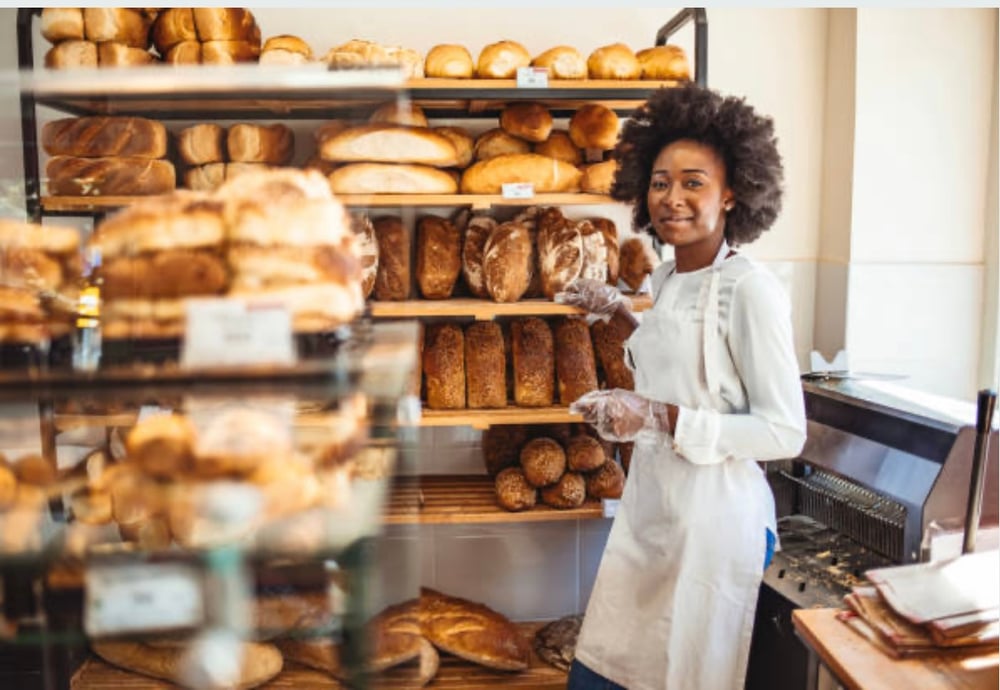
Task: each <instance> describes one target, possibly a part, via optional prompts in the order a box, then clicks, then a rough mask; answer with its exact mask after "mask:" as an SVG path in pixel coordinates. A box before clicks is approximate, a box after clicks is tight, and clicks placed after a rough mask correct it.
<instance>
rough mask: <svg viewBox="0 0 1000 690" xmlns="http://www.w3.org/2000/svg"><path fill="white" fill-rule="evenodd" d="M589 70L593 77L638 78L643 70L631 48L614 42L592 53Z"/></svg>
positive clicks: (588, 61) (589, 58)
mask: <svg viewBox="0 0 1000 690" xmlns="http://www.w3.org/2000/svg"><path fill="white" fill-rule="evenodd" d="M587 72H588V73H589V74H590V78H591V79H638V78H639V74H640V73H641V72H642V70H641V68H640V67H639V61H638V60H637V59H636V57H635V54H633V53H632V49H631V48H629V47H628V46H627V45H625V44H624V43H613V44H611V45H607V46H603V47H601V48H598V49H597V50H595V51H594V52H593V53H591V54H590V57H588V58H587Z"/></svg>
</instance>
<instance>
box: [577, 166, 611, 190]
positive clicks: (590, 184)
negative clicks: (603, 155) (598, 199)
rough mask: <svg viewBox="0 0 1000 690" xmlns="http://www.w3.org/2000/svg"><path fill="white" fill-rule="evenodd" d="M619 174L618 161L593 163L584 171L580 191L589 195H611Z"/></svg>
mask: <svg viewBox="0 0 1000 690" xmlns="http://www.w3.org/2000/svg"><path fill="white" fill-rule="evenodd" d="M617 172H618V161H616V160H607V161H603V162H601V163H593V164H592V165H588V166H587V167H585V168H584V169H583V177H582V178H580V189H581V190H582V191H584V192H587V193H588V194H610V193H611V185H613V184H614V181H615V174H617Z"/></svg>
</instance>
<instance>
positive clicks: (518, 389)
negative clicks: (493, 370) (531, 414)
mask: <svg viewBox="0 0 1000 690" xmlns="http://www.w3.org/2000/svg"><path fill="white" fill-rule="evenodd" d="M510 343H511V346H510V347H511V364H512V368H513V371H514V377H513V378H514V404H515V405H518V406H520V407H546V406H548V405H551V404H552V402H553V400H554V390H555V385H554V373H553V372H554V369H555V355H554V352H555V346H554V342H553V337H552V330H551V329H550V328H549V325H548V324H547V323H545V321H543V320H541V319H539V318H535V317H528V318H525V319H515V320H513V321H512V322H511V324H510Z"/></svg>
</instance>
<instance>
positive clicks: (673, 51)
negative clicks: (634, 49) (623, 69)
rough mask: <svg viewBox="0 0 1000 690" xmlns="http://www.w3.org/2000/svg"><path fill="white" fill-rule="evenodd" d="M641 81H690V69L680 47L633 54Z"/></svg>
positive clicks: (658, 47)
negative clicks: (637, 63) (639, 70)
mask: <svg viewBox="0 0 1000 690" xmlns="http://www.w3.org/2000/svg"><path fill="white" fill-rule="evenodd" d="M635 57H636V59H637V60H638V61H639V67H640V69H641V75H640V76H641V78H642V79H666V80H672V81H691V67H690V66H689V65H688V59H687V55H685V54H684V49H683V48H681V47H680V46H673V45H665V46H656V47H654V48H645V49H644V50H640V51H639V52H638V53H636V54H635Z"/></svg>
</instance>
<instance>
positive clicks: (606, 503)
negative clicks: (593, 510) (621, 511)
mask: <svg viewBox="0 0 1000 690" xmlns="http://www.w3.org/2000/svg"><path fill="white" fill-rule="evenodd" d="M621 502H622V500H621V499H620V498H602V499H601V509H602V511H603V512H604V517H606V518H613V517H614V516H615V515H616V514H617V513H618V505H619V504H620V503H621Z"/></svg>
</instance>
